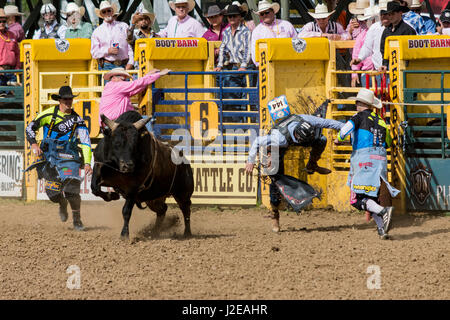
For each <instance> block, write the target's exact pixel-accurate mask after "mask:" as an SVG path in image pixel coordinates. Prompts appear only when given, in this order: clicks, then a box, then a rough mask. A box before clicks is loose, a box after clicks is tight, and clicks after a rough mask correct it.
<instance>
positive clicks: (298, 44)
mask: <svg viewBox="0 0 450 320" xmlns="http://www.w3.org/2000/svg"><path fill="white" fill-rule="evenodd" d="M292 47H294V50H295V52H298V53H302V52H303V51H305V49H306V41H305V40H304V39H292Z"/></svg>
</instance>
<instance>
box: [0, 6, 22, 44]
mask: <svg viewBox="0 0 450 320" xmlns="http://www.w3.org/2000/svg"><path fill="white" fill-rule="evenodd" d="M4 10H5V13H6V16H7V17H8V31H10V32H12V33H14V36H15V38H16V40H17V43H20V42H21V41H22V40H23V39H25V32H24V31H23V28H22V16H23V15H24V13H21V12H19V8H17V7H16V6H5V9H4Z"/></svg>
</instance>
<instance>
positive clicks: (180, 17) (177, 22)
mask: <svg viewBox="0 0 450 320" xmlns="http://www.w3.org/2000/svg"><path fill="white" fill-rule="evenodd" d="M169 6H170V9H172V10H173V11H175V16H173V17H171V18H170V19H169V21H168V22H167V27H166V28H165V29H163V30H161V31H160V32H159V33H158V35H159V36H160V37H161V38H201V37H202V36H203V34H204V33H205V31H206V28H204V27H203V26H202V25H201V24H200V22H198V21H197V20H195V19H194V18H192V17H191V16H189V12H191V11H192V10H193V9H194V7H195V0H175V1H169Z"/></svg>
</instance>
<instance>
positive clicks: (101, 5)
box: [94, 1, 122, 19]
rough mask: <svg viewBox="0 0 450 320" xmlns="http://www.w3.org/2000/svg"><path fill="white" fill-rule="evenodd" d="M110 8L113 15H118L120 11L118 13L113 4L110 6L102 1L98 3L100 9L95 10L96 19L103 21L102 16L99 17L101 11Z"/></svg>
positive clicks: (115, 5)
mask: <svg viewBox="0 0 450 320" xmlns="http://www.w3.org/2000/svg"><path fill="white" fill-rule="evenodd" d="M108 8H111V9H113V15H119V14H120V13H121V12H122V11H120V12H119V8H117V4H115V3H113V4H111V3H110V2H109V1H102V2H100V8H98V9H97V8H95V10H94V11H95V14H96V15H97V17H99V18H101V19H103V16H102V15H101V12H102V10H105V9H108Z"/></svg>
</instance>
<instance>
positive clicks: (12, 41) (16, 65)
mask: <svg viewBox="0 0 450 320" xmlns="http://www.w3.org/2000/svg"><path fill="white" fill-rule="evenodd" d="M7 19H8V17H7V16H6V13H5V11H4V10H3V9H1V8H0V70H11V69H20V54H19V46H18V44H17V40H16V38H15V36H14V33H12V32H11V31H8V27H7V24H6V21H7ZM15 80H16V79H15V74H13V73H0V85H1V86H6V85H17V84H16V81H15ZM13 82H14V83H13ZM1 95H2V96H5V95H6V93H4V92H3V93H2V94H1Z"/></svg>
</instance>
